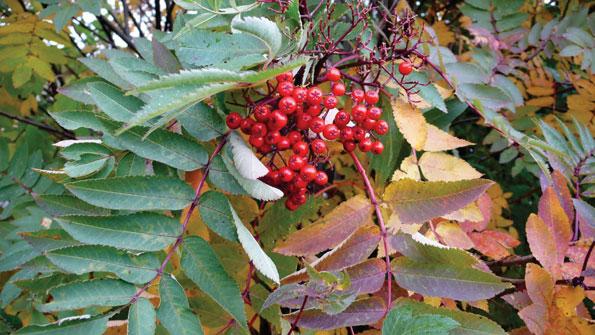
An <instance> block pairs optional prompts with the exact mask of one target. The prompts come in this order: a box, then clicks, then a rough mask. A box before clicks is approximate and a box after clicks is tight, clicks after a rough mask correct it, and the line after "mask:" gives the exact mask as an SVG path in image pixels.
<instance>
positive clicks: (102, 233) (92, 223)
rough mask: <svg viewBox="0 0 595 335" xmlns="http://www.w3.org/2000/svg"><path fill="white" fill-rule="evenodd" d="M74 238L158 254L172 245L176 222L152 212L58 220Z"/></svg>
mask: <svg viewBox="0 0 595 335" xmlns="http://www.w3.org/2000/svg"><path fill="white" fill-rule="evenodd" d="M57 221H58V223H60V226H62V228H64V230H66V231H67V232H68V234H70V235H71V236H72V237H74V238H75V239H77V240H79V241H81V242H83V243H87V244H97V245H107V246H112V247H116V248H122V249H130V250H139V251H158V250H162V249H164V248H165V247H167V246H168V245H170V244H172V243H174V242H175V240H176V238H177V236H178V235H179V234H180V233H181V225H180V223H179V222H178V221H177V220H176V219H174V218H171V217H168V216H165V215H159V214H156V213H136V214H129V215H115V216H109V217H96V216H69V217H61V218H59V219H58V220H57Z"/></svg>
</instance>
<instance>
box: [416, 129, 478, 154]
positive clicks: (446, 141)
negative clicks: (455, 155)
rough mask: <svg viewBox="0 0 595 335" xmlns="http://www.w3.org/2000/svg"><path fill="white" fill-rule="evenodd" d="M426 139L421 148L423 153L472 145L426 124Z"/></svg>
mask: <svg viewBox="0 0 595 335" xmlns="http://www.w3.org/2000/svg"><path fill="white" fill-rule="evenodd" d="M426 127H427V137H426V141H425V144H424V147H423V150H424V151H446V150H452V149H456V148H460V147H466V146H468V145H472V144H473V143H471V142H468V141H465V140H463V139H460V138H457V137H454V136H452V135H450V134H449V133H446V132H444V131H442V130H440V129H438V128H437V127H436V126H434V125H431V124H427V125H426Z"/></svg>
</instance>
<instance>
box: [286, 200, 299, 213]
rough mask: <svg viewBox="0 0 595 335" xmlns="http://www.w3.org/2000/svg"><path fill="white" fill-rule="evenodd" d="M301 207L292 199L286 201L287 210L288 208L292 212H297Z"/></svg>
mask: <svg viewBox="0 0 595 335" xmlns="http://www.w3.org/2000/svg"><path fill="white" fill-rule="evenodd" d="M299 207H300V205H298V204H296V203H295V202H293V200H291V199H289V198H288V199H287V200H285V208H287V209H288V210H290V211H292V212H293V211H295V210H297V209H298V208H299Z"/></svg>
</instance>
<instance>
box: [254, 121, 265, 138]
mask: <svg viewBox="0 0 595 335" xmlns="http://www.w3.org/2000/svg"><path fill="white" fill-rule="evenodd" d="M266 134H267V126H266V125H265V124H264V123H260V122H258V123H255V124H254V125H253V126H252V129H251V130H250V135H252V136H256V137H264V135H266Z"/></svg>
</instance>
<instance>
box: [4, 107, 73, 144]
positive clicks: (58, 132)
mask: <svg viewBox="0 0 595 335" xmlns="http://www.w3.org/2000/svg"><path fill="white" fill-rule="evenodd" d="M0 115H2V116H4V117H5V118H8V119H12V120H15V121H19V122H22V123H26V124H28V125H32V126H34V127H37V128H39V129H41V130H45V131H47V132H50V133H52V134H54V135H57V136H59V137H60V138H68V139H74V138H75V137H74V134H72V133H71V132H70V131H67V130H61V129H56V128H53V127H51V126H48V125H47V124H44V123H40V122H37V121H34V120H31V119H28V118H24V117H21V116H17V115H12V114H9V113H6V112H4V111H0Z"/></svg>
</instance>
